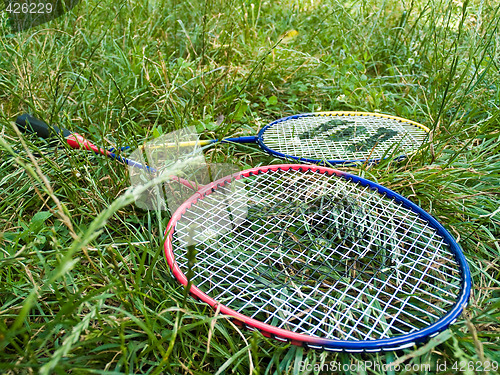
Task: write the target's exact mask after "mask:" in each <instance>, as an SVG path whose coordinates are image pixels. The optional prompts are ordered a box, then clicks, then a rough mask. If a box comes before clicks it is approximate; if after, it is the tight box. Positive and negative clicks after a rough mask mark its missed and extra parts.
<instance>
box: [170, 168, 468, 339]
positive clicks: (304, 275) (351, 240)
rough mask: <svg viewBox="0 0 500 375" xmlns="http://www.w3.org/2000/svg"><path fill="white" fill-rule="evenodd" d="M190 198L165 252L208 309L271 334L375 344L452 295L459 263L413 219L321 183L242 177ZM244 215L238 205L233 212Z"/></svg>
mask: <svg viewBox="0 0 500 375" xmlns="http://www.w3.org/2000/svg"><path fill="white" fill-rule="evenodd" d="M242 182H243V183H244V187H245V188H244V189H231V184H227V185H225V186H222V187H218V188H216V189H215V190H214V191H213V192H211V193H210V194H208V195H206V196H204V197H203V198H202V199H198V200H197V201H196V202H195V203H194V204H192V205H191V207H189V208H188V209H187V210H186V212H185V213H184V214H183V216H182V217H181V218H180V220H179V221H178V222H177V224H176V227H175V232H174V235H173V243H174V245H175V247H174V253H175V258H176V261H177V263H178V265H179V267H180V269H181V270H182V271H183V272H184V273H187V258H186V248H185V246H186V245H187V243H190V241H189V233H193V229H194V233H195V234H194V236H193V239H192V240H194V242H195V243H196V250H197V255H196V261H197V263H196V266H195V269H194V271H195V276H194V277H193V279H192V281H193V284H194V285H196V286H197V287H198V288H199V289H200V290H202V291H203V292H205V293H206V294H207V295H210V296H211V297H212V298H214V299H215V300H217V301H219V302H220V303H223V304H224V305H226V306H228V307H230V308H231V309H233V310H235V311H237V312H240V313H242V314H244V315H246V316H249V317H251V318H254V319H256V320H260V321H262V322H264V323H267V324H270V325H273V326H275V327H278V328H283V329H287V330H290V331H294V332H298V333H306V334H309V335H313V336H318V337H322V338H331V339H345V340H376V339H383V338H391V337H394V336H398V335H403V334H407V333H410V332H413V331H415V330H418V329H421V328H423V327H426V326H428V325H430V324H432V323H434V322H436V321H437V320H438V319H440V317H442V316H443V315H445V314H446V312H447V311H448V310H449V308H450V307H451V306H453V305H454V304H455V302H456V298H457V296H458V294H459V292H460V290H461V280H462V279H461V275H460V273H459V271H458V265H457V261H456V260H455V258H454V255H453V253H452V252H451V251H450V250H449V248H448V245H447V244H446V242H445V241H444V240H443V238H442V237H441V236H440V235H439V234H438V233H437V232H436V231H435V230H434V229H433V228H431V227H430V226H429V225H428V224H427V222H426V221H424V220H422V219H421V218H420V217H419V216H418V214H416V213H414V212H413V211H411V210H409V209H407V208H405V207H404V206H403V205H401V204H399V203H398V202H395V201H394V200H392V199H390V198H388V197H386V196H385V195H382V194H379V193H378V192H377V191H375V190H372V189H370V188H369V187H365V186H361V185H358V184H356V183H353V182H351V181H348V180H345V179H343V178H340V177H336V176H329V175H327V174H323V173H318V172H314V173H307V174H305V173H303V172H300V171H294V170H288V171H276V172H267V173H261V174H258V175H254V176H249V177H245V178H242V180H240V181H239V183H240V184H241V183H242ZM241 206H245V207H241Z"/></svg>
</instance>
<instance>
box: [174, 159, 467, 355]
mask: <svg viewBox="0 0 500 375" xmlns="http://www.w3.org/2000/svg"><path fill="white" fill-rule="evenodd" d="M278 170H282V171H288V170H294V171H301V172H317V173H322V174H328V175H329V176H332V175H336V176H337V177H340V178H344V179H346V180H351V181H352V182H353V183H357V184H360V185H362V186H368V187H370V189H373V190H378V192H379V193H380V194H382V195H385V196H387V197H389V198H391V199H394V200H395V201H396V202H397V203H400V204H402V205H403V206H405V207H406V208H408V209H410V210H412V211H413V212H415V213H417V214H418V215H419V216H420V217H421V218H422V219H423V220H426V221H427V222H428V223H429V224H430V225H431V226H432V227H433V228H434V229H435V230H436V232H437V233H438V234H439V235H441V236H442V237H443V238H444V239H445V240H446V241H447V244H448V245H449V247H450V251H451V252H452V253H453V255H454V256H455V260H456V261H457V263H458V265H459V268H460V271H461V272H460V275H461V278H462V286H463V288H462V289H461V290H460V294H459V295H458V296H457V299H456V302H455V304H454V305H453V307H452V308H451V309H450V310H449V311H448V313H447V314H445V315H444V316H442V317H441V318H440V319H439V320H437V321H436V322H434V323H433V324H431V325H429V326H427V327H426V328H423V329H420V330H417V331H415V332H412V333H409V334H406V335H401V336H397V337H393V338H388V339H378V340H358V341H349V340H334V339H325V338H320V337H315V336H308V335H306V334H302V333H295V332H292V331H288V330H285V329H282V328H277V327H274V326H272V325H269V324H266V323H263V322H260V321H258V320H255V319H253V318H250V317H247V316H246V315H243V314H241V313H238V312H237V311H234V310H232V309H231V308H229V307H227V306H225V305H223V304H220V303H219V302H217V301H216V300H215V299H213V298H212V297H210V296H208V295H206V294H205V293H204V292H203V291H201V290H200V289H199V288H198V287H197V286H196V285H194V284H192V285H191V288H190V294H191V295H192V296H193V297H194V298H195V299H197V300H200V301H203V302H205V303H206V304H208V305H210V306H211V307H212V308H213V309H214V310H217V309H220V312H221V313H222V314H225V315H228V316H230V317H231V318H233V320H234V322H235V323H237V324H239V325H241V326H244V327H246V328H247V329H249V330H254V329H258V330H259V331H261V333H262V334H263V335H264V336H266V337H272V338H274V339H277V340H279V341H284V342H290V343H292V344H294V345H299V346H306V347H308V348H312V349H323V350H327V351H347V352H351V353H352V352H378V351H396V350H401V349H404V348H408V347H412V346H414V345H416V344H419V343H422V342H425V341H426V340H427V339H429V338H430V337H434V336H436V335H437V334H439V333H440V332H442V331H443V330H445V329H447V328H448V326H449V325H450V324H452V323H454V322H455V321H456V320H457V318H458V316H459V315H460V314H461V312H462V311H463V310H464V309H465V307H466V306H467V302H468V299H469V296H470V291H471V283H472V280H471V276H470V271H469V267H468V265H467V261H466V259H465V256H464V255H463V252H462V250H461V248H460V246H459V245H458V244H457V243H456V241H455V240H454V239H453V237H452V236H451V235H450V233H449V232H448V231H447V230H446V229H445V228H444V227H443V226H442V225H441V224H440V223H439V222H438V221H437V220H436V219H435V218H434V217H432V216H431V215H430V214H429V213H427V212H426V211H424V210H423V209H422V208H420V207H419V206H417V205H416V204H414V203H412V202H411V201H409V200H408V199H406V198H404V197H403V196H401V195H399V194H397V193H395V192H393V191H392V190H389V189H387V188H385V187H383V186H381V185H379V184H377V183H374V182H372V181H369V180H366V179H364V178H361V177H358V176H355V175H352V174H349V173H345V172H343V171H339V170H334V169H331V168H327V167H323V166H315V165H297V164H279V165H272V166H262V167H256V168H251V169H247V170H245V171H242V172H238V173H235V174H233V175H231V176H227V177H224V178H221V179H219V180H217V181H214V182H212V183H210V184H208V185H205V186H203V187H202V188H201V189H200V190H198V191H197V192H196V193H195V194H193V195H192V196H191V197H190V198H189V199H188V200H186V201H185V202H184V203H183V204H182V205H181V206H180V207H179V208H178V209H177V211H176V212H175V213H174V214H173V215H172V217H171V219H170V221H169V223H168V225H167V228H166V231H165V238H166V239H165V243H164V251H165V256H166V259H167V263H168V265H169V267H170V269H171V271H172V273H173V275H174V277H175V278H176V279H177V281H178V282H180V283H181V284H182V285H183V286H184V287H187V285H188V279H187V277H186V276H185V274H184V273H183V272H182V271H181V269H180V267H179V265H178V264H177V262H176V260H175V255H174V251H173V247H172V240H173V235H174V232H175V226H176V223H177V222H178V221H179V220H180V219H181V217H182V215H184V213H185V212H186V211H187V210H188V209H189V208H190V207H191V206H192V205H193V204H195V203H196V202H197V201H198V200H199V199H203V197H204V196H205V195H208V194H210V193H212V192H213V191H215V190H216V189H217V188H218V187H219V186H224V185H225V184H227V183H230V182H231V181H233V180H235V179H241V178H245V177H248V176H251V175H256V174H260V173H269V172H276V171H278Z"/></svg>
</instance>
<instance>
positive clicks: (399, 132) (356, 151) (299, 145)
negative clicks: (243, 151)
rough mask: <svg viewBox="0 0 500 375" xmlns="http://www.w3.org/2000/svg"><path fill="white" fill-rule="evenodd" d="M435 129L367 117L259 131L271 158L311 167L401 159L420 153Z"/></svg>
mask: <svg viewBox="0 0 500 375" xmlns="http://www.w3.org/2000/svg"><path fill="white" fill-rule="evenodd" d="M428 132H429V129H427V128H426V127H425V126H423V125H421V124H418V123H416V122H414V121H410V120H406V119H403V118H400V117H395V116H390V115H382V114H376V113H363V112H320V113H308V114H302V115H295V116H289V117H286V118H284V119H280V120H277V121H275V122H273V123H271V124H269V125H267V126H266V127H264V128H263V129H262V130H261V131H260V132H259V144H260V145H261V147H262V148H263V149H265V150H266V151H268V152H269V153H271V154H273V155H276V156H278V157H282V158H291V159H295V160H298V161H305V162H310V163H325V164H341V163H351V162H365V161H366V160H370V161H377V160H381V159H384V158H386V157H393V158H400V157H403V156H406V155H409V154H412V153H414V152H415V151H417V150H418V149H419V148H420V147H421V146H422V144H423V143H424V142H425V140H426V139H427V137H428Z"/></svg>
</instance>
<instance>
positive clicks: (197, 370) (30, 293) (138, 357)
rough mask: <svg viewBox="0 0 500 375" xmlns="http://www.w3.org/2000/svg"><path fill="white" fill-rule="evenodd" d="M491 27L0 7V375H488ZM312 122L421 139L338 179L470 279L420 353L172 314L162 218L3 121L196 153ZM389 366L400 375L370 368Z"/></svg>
mask: <svg viewBox="0 0 500 375" xmlns="http://www.w3.org/2000/svg"><path fill="white" fill-rule="evenodd" d="M499 22H500V7H499V6H498V5H496V4H494V2H491V1H483V0H470V1H467V0H466V1H459V0H399V1H396V0H359V1H357V0H346V1H334V0H324V1H319V0H307V1H306V0H304V1H300V0H287V1H285V0H283V1H259V0H255V1H253V2H252V1H243V0H226V1H222V0H220V1H218V0H205V1H201V0H192V1H177V0H172V1H167V0H149V1H137V0H118V1H109V0H103V1H96V0H89V1H81V2H79V3H78V4H77V5H76V6H75V7H74V8H73V9H72V10H71V11H70V12H68V13H66V14H64V15H62V16H61V17H59V18H57V19H54V20H52V21H50V22H48V23H45V24H42V25H38V26H36V27H34V28H31V29H27V30H24V31H21V32H16V33H13V32H12V30H11V29H10V28H9V26H8V24H7V16H6V12H5V11H1V12H0V372H4V373H7V374H32V373H39V374H68V373H71V374H128V373H137V374H163V373H165V374H170V373H172V374H213V373H217V374H230V373H235V374H281V373H284V374H301V373H311V374H312V373H314V374H316V373H325V372H327V373H328V371H329V370H332V371H330V373H342V372H346V373H353V374H358V373H359V374H385V373H387V374H394V373H414V372H421V373H432V374H434V373H443V374H445V373H457V372H458V370H460V369H462V370H464V372H465V373H470V374H473V373H474V371H476V372H478V373H486V372H488V371H485V370H488V369H489V370H490V373H494V372H495V371H493V366H491V364H495V363H496V364H497V366H498V363H499V362H500V324H499V319H500V242H499V239H500V32H499V29H498V27H499ZM315 111H365V112H380V113H386V114H391V115H395V116H400V117H404V118H408V119H411V120H413V121H417V122H420V123H422V124H424V125H425V126H427V127H428V128H430V129H431V137H430V139H429V142H427V143H426V144H425V145H424V146H422V147H421V149H420V150H419V152H418V153H416V154H413V155H411V156H410V157H409V158H407V159H405V160H403V161H399V162H397V161H392V160H385V161H383V162H381V163H379V164H376V165H369V164H363V165H359V166H355V167H353V166H351V167H347V168H343V170H346V171H349V172H350V173H353V174H356V175H359V176H362V177H365V178H367V179H370V180H373V181H376V182H377V183H379V184H382V185H383V186H386V187H388V188H390V189H392V190H394V191H396V192H397V193H399V194H401V195H403V196H405V197H408V198H409V199H410V200H412V201H413V202H414V203H416V204H418V205H419V206H421V207H422V208H423V209H425V210H426V211H427V212H429V213H431V214H432V215H433V216H434V217H435V218H436V219H438V221H440V222H441V223H442V224H443V225H444V226H445V227H446V229H447V230H448V231H449V232H450V233H451V234H452V235H453V236H454V237H455V239H456V240H457V241H458V243H459V244H460V246H461V247H462V249H463V251H464V254H465V256H466V258H467V260H468V262H469V266H470V269H471V274H472V278H473V287H472V294H471V298H470V301H469V305H468V307H467V309H466V311H465V312H464V313H463V314H462V315H461V317H460V318H459V320H458V321H457V322H456V323H455V324H453V325H452V326H451V327H450V328H449V329H448V330H446V331H445V332H443V333H441V334H440V335H439V336H437V337H435V338H433V339H431V340H430V341H429V342H428V343H427V344H425V345H423V346H421V347H412V348H408V349H405V350H402V351H398V352H388V353H355V354H348V353H329V352H321V351H314V350H308V349H305V348H302V347H298V346H294V345H291V344H286V343H282V342H279V341H275V340H271V339H268V338H265V337H264V336H263V335H262V334H260V333H258V332H256V331H255V332H249V331H247V330H242V329H240V328H239V327H238V326H236V325H234V323H233V322H231V321H230V320H228V319H227V318H226V317H225V316H222V315H220V314H217V313H216V312H214V311H213V310H212V309H211V308H209V307H207V306H206V305H204V304H202V303H199V302H196V301H194V300H193V299H190V298H187V299H185V298H184V289H183V288H182V287H181V286H179V285H178V284H177V283H176V282H175V279H174V278H173V276H172V275H171V273H170V270H169V268H168V265H167V263H166V260H165V257H164V253H163V241H164V238H163V235H164V231H165V227H166V225H167V223H168V220H169V213H168V211H166V210H163V211H162V210H156V211H155V210H145V209H142V208H140V207H138V206H137V205H136V204H134V196H133V194H132V193H131V190H130V189H129V186H130V179H129V175H128V174H129V172H128V170H127V168H125V167H123V166H122V165H120V164H119V163H117V162H116V161H113V160H110V159H109V158H105V157H102V156H98V155H94V154H93V153H90V152H81V151H76V150H72V149H70V148H69V147H65V146H63V145H62V142H57V141H56V142H48V141H47V140H44V139H40V138H37V137H36V136H34V135H29V134H27V135H22V136H21V135H20V134H18V133H16V131H15V130H14V128H13V126H12V121H13V120H15V118H16V116H18V115H20V114H22V113H26V112H29V113H32V114H34V115H36V116H37V117H39V118H41V119H43V120H45V121H46V122H48V123H51V124H54V125H57V126H61V127H64V128H66V129H69V130H71V131H74V132H78V133H80V134H84V135H85V136H86V137H87V138H88V139H90V140H92V141H93V142H94V143H96V144H98V145H100V146H103V147H107V148H108V147H112V146H113V147H117V148H119V147H122V146H130V147H131V148H132V149H136V148H138V147H139V145H141V144H143V143H145V142H149V141H151V140H153V139H156V138H158V137H160V136H162V135H164V134H166V133H168V132H171V131H173V130H178V129H182V128H185V127H187V126H193V127H195V129H196V130H197V131H198V133H199V134H200V137H202V138H206V139H210V138H212V137H217V138H220V137H224V136H238V135H253V134H255V132H256V131H257V130H259V129H260V128H262V127H263V126H265V125H266V124H268V123H269V122H271V121H273V120H276V119H278V118H281V117H284V116H287V115H291V114H298V113H304V112H315ZM205 157H206V159H207V160H210V161H212V162H217V163H227V164H232V165H234V166H235V167H236V168H237V169H241V170H243V169H247V168H250V167H256V166H261V165H269V164H278V163H282V162H283V161H282V160H279V159H274V158H273V157H271V156H269V155H267V154H266V153H265V152H263V151H261V150H259V148H258V147H256V146H250V145H235V144H219V145H216V146H214V147H212V148H210V149H208V150H207V151H206V152H205ZM394 361H396V363H399V364H402V366H403V365H409V366H410V368H409V369H408V371H406V370H405V369H404V368H403V367H400V368H399V371H398V370H392V369H390V368H389V369H387V368H384V367H383V365H386V364H388V363H391V362H394ZM444 362H446V365H447V367H443V366H442V365H443V363H444ZM487 362H489V363H490V366H489V367H488V365H486V367H481V366H480V365H481V364H482V365H485V364H486V363H487ZM426 364H429V365H430V370H422V371H415V370H414V369H413V370H412V368H411V366H414V365H415V366H417V365H426ZM440 365H441V367H439V366H440ZM453 365H455V366H457V367H458V369H457V368H452V366H453ZM335 366H336V367H335ZM339 366H340V367H341V370H340V371H338V368H339ZM342 366H344V367H342ZM327 368H328V371H327ZM424 368H425V367H424ZM344 370H346V371H344Z"/></svg>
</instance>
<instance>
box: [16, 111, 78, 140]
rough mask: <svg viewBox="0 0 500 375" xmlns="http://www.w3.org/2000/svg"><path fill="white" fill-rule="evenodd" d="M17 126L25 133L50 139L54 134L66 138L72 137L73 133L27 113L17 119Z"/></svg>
mask: <svg viewBox="0 0 500 375" xmlns="http://www.w3.org/2000/svg"><path fill="white" fill-rule="evenodd" d="M16 125H17V127H18V128H19V130H21V131H22V132H23V133H26V132H29V133H36V134H37V135H38V136H39V137H42V138H50V137H51V136H53V135H54V134H62V136H63V137H64V138H66V137H68V136H70V135H71V132H70V131H69V130H68V129H64V128H61V129H59V128H58V127H57V126H50V125H47V124H46V123H45V122H43V121H42V120H39V119H37V118H36V117H33V116H31V115H29V114H27V113H25V114H24V115H21V116H18V117H17V119H16Z"/></svg>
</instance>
